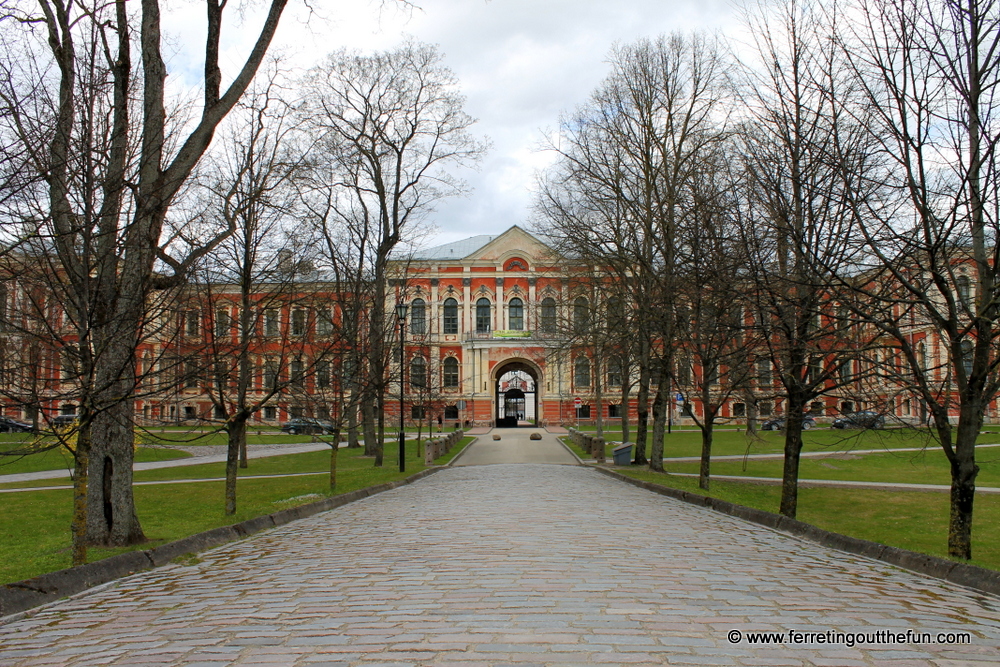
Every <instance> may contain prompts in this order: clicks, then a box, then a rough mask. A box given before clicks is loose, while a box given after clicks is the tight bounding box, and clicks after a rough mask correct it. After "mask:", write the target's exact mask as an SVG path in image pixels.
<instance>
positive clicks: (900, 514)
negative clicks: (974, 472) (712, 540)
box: [618, 468, 1000, 570]
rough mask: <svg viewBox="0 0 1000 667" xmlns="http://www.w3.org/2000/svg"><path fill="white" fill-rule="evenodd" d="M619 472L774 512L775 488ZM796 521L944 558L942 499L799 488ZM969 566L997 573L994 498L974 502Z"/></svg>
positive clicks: (999, 552)
mask: <svg viewBox="0 0 1000 667" xmlns="http://www.w3.org/2000/svg"><path fill="white" fill-rule="evenodd" d="M618 470H619V471H620V472H623V473H624V474H626V475H628V476H630V477H635V478H637V479H642V480H646V481H651V482H655V483H657V484H662V485H664V486H669V487H672V488H675V489H682V490H686V491H691V492H693V493H698V494H702V495H709V496H712V497H715V498H721V499H723V500H728V501H730V502H734V503H737V504H740V505H746V506H748V507H756V508H758V509H762V510H766V511H768V512H777V511H778V503H779V501H780V498H781V488H780V487H778V486H765V485H760V484H749V483H742V482H722V481H718V480H715V481H713V482H712V490H711V491H710V492H705V491H702V490H701V489H699V488H698V480H697V479H694V478H691V477H677V476H676V475H670V474H668V473H655V472H652V471H650V470H647V469H642V468H624V469H622V468H619V469H618ZM798 519H799V520H801V521H805V522H806V523H810V524H813V525H815V526H818V527H820V528H823V529H825V530H830V531H833V532H835V533H842V534H845V535H851V536H854V537H859V538H862V539H866V540H871V541H873V542H880V543H882V544H888V545H890V546H895V547H901V548H903V549H910V550H912V551H919V552H921V553H927V554H931V555H934V556H941V557H947V554H948V548H947V529H948V494H947V493H924V492H899V491H876V490H868V489H842V488H837V489H832V488H809V489H805V488H804V489H799V510H798ZM974 521H975V523H974V531H973V542H972V553H973V556H974V559H973V561H972V562H973V564H975V565H980V566H982V567H989V568H993V569H998V570H1000V534H998V532H997V531H996V530H994V527H995V526H997V525H1000V496H997V495H992V494H991V495H987V494H982V495H979V496H977V497H976V509H975V519H974Z"/></svg>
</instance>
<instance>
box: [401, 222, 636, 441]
mask: <svg viewBox="0 0 1000 667" xmlns="http://www.w3.org/2000/svg"><path fill="white" fill-rule="evenodd" d="M564 262H565V260H563V259H562V258H560V257H559V256H558V255H557V254H556V253H555V252H554V251H553V250H552V249H551V248H549V247H548V246H546V245H545V244H544V243H542V242H541V241H540V240H538V239H537V238H535V237H534V236H532V235H531V234H529V233H528V232H526V231H524V230H523V229H521V228H520V227H517V226H514V227H511V228H510V229H508V230H507V231H505V232H503V233H502V234H500V235H497V236H490V235H480V236H474V237H472V238H469V239H465V240H462V241H458V242H455V243H449V244H445V245H441V246H437V247H434V248H430V249H427V250H423V251H418V252H417V253H416V254H415V255H414V256H413V257H410V258H408V259H407V261H406V262H405V263H402V262H400V263H399V264H398V265H397V267H396V270H397V275H398V274H400V273H403V274H405V278H401V279H398V280H397V281H396V290H395V292H394V293H393V294H392V295H391V298H393V299H396V300H400V301H407V300H408V302H409V306H410V308H409V315H408V323H407V328H406V338H405V349H406V353H405V358H406V359H407V362H408V369H407V372H408V378H407V384H408V385H409V386H410V387H411V388H412V387H414V386H416V387H421V386H426V387H427V388H428V391H427V394H428V399H430V400H428V401H426V403H428V404H429V405H423V404H421V405H414V406H413V407H412V408H411V414H410V415H408V416H410V417H413V418H417V417H419V416H420V414H421V412H422V410H424V409H431V410H440V411H441V414H442V415H443V417H444V418H445V419H446V420H448V421H449V422H450V421H453V420H460V421H463V422H469V423H474V424H492V423H497V424H509V425H516V423H517V421H526V420H527V421H531V420H537V421H538V423H548V424H559V423H562V422H569V421H574V420H576V419H577V418H583V419H586V420H589V419H591V410H592V405H591V403H592V400H591V391H592V389H591V387H592V379H591V375H592V374H591V357H590V356H589V354H588V353H587V352H586V351H584V350H577V351H574V350H572V349H569V348H567V346H566V336H565V335H564V327H563V323H565V322H569V321H571V320H572V317H573V312H572V310H573V309H574V308H575V309H576V311H577V312H584V310H589V304H588V303H587V302H586V300H587V296H585V295H576V294H575V293H573V289H574V285H573V283H572V281H571V280H570V274H571V269H570V267H567V266H566V264H565V263H564ZM387 305H388V307H389V308H390V310H391V307H392V304H387ZM416 394H417V395H416V396H413V397H411V399H417V401H418V402H420V401H419V391H417V392H416ZM609 407H610V408H611V414H612V415H613V416H617V414H618V413H617V408H618V406H617V405H615V404H614V403H610V402H609V403H608V404H607V405H606V406H604V409H605V410H608V408H609ZM595 416H596V415H595Z"/></svg>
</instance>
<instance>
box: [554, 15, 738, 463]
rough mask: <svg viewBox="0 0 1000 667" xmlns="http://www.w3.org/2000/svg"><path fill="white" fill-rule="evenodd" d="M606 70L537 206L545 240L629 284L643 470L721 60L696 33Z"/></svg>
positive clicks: (712, 129)
mask: <svg viewBox="0 0 1000 667" xmlns="http://www.w3.org/2000/svg"><path fill="white" fill-rule="evenodd" d="M611 63H612V73H611V75H609V77H608V78H607V79H606V80H605V82H604V83H603V84H602V85H601V87H600V88H599V89H598V90H597V91H595V92H594V93H593V95H592V99H591V101H590V102H589V103H588V104H587V105H585V106H584V107H582V108H581V109H580V110H578V112H577V113H576V114H574V116H573V117H572V118H571V119H570V120H569V121H567V122H566V123H565V129H564V132H563V136H562V139H561V147H559V148H557V150H558V151H559V153H560V157H561V158H562V160H561V162H560V163H559V165H558V167H557V171H556V172H555V173H553V174H552V175H550V176H549V183H548V185H547V186H545V187H543V192H542V198H543V203H542V210H543V212H545V211H547V212H548V217H549V219H550V220H553V221H555V223H556V224H554V225H552V229H551V230H549V234H548V235H549V236H554V237H557V238H561V239H565V240H566V243H567V247H571V248H573V249H574V250H575V251H576V252H577V253H579V254H580V255H582V256H583V257H586V258H588V260H589V261H592V262H594V263H595V264H597V265H599V266H602V267H608V268H609V270H613V271H614V272H615V273H616V277H617V278H618V279H619V280H621V281H622V284H623V285H628V286H629V288H630V301H631V302H632V303H634V305H635V308H636V312H637V313H639V314H640V317H639V318H638V319H637V333H638V340H639V345H638V349H637V354H636V359H637V366H638V370H639V380H638V390H637V399H638V404H639V407H638V413H639V414H638V417H639V419H638V424H637V431H638V432H637V435H636V448H635V463H637V464H643V463H646V462H647V459H646V439H647V435H648V428H649V413H648V410H649V394H650V380H651V378H652V377H654V376H657V377H660V378H663V379H664V381H663V382H661V383H660V385H659V388H658V389H657V391H656V394H655V396H654V398H653V405H652V408H653V434H652V446H651V448H650V459H649V460H648V462H649V464H650V467H652V468H653V469H654V470H662V467H663V465H662V460H663V436H664V432H665V430H666V421H667V412H668V411H667V400H668V397H669V391H670V383H669V381H668V380H669V377H670V375H671V370H672V368H671V367H672V355H673V345H674V342H675V331H674V322H675V318H674V305H675V304H674V295H675V289H676V284H677V280H678V273H677V258H676V247H677V242H678V240H677V229H678V225H679V224H680V219H681V217H682V215H683V211H684V206H685V203H684V196H685V193H686V190H685V184H686V182H687V181H688V180H689V179H690V178H691V176H692V175H693V174H694V173H696V172H697V170H698V169H699V162H700V158H699V155H700V154H701V153H702V151H703V150H704V149H705V147H706V146H709V145H711V144H712V143H714V142H716V141H718V139H719V135H718V133H717V131H716V130H717V128H718V127H719V124H720V123H722V122H724V120H725V118H724V113H720V110H722V109H725V105H723V104H721V100H722V98H723V96H724V93H725V85H724V83H725V81H724V75H725V63H724V61H723V59H722V58H721V56H720V53H719V49H718V46H717V44H716V43H715V42H714V41H713V40H711V39H709V38H707V37H703V36H698V35H695V36H692V37H685V36H681V35H672V36H670V37H661V38H659V39H657V40H655V41H650V40H640V41H639V42H637V43H635V44H630V45H625V46H619V47H617V48H616V49H615V51H614V52H613V53H612V56H611ZM560 221H561V222H562V223H563V229H559V224H560ZM566 223H568V224H566ZM588 224H589V225H590V228H589V229H588V228H587V226H588Z"/></svg>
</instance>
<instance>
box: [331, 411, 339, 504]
mask: <svg viewBox="0 0 1000 667" xmlns="http://www.w3.org/2000/svg"><path fill="white" fill-rule="evenodd" d="M338 423H339V422H338ZM339 449H340V427H339V426H338V427H337V428H334V429H333V442H332V443H330V490H331V491H334V490H336V488H337V453H338V450H339Z"/></svg>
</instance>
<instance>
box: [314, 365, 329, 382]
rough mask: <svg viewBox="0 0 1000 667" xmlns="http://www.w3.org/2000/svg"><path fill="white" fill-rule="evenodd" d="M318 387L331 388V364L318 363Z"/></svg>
mask: <svg viewBox="0 0 1000 667" xmlns="http://www.w3.org/2000/svg"><path fill="white" fill-rule="evenodd" d="M316 386H317V387H318V388H319V389H329V388H330V362H329V361H319V362H317V363H316Z"/></svg>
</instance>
